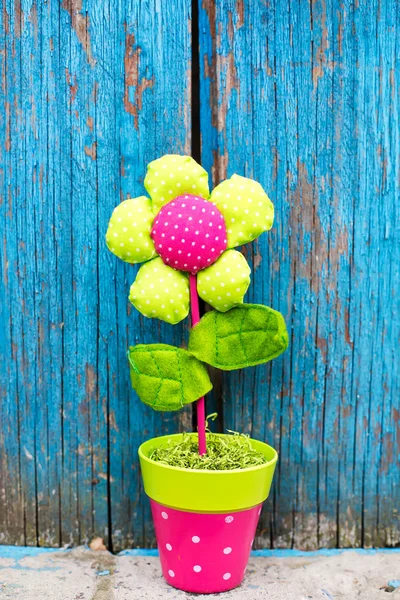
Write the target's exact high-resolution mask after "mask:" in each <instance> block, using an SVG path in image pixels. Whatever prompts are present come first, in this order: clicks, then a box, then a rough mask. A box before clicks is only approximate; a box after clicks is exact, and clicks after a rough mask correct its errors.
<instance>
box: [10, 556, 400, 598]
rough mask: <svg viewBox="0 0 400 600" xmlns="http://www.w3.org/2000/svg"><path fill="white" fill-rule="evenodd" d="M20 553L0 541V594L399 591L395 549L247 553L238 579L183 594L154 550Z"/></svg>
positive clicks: (337, 594) (376, 594)
mask: <svg viewBox="0 0 400 600" xmlns="http://www.w3.org/2000/svg"><path fill="white" fill-rule="evenodd" d="M25 554H26V552H25V553H24V550H23V549H18V550H15V549H10V548H9V549H8V551H7V550H6V549H3V551H2V547H1V546H0V598H1V599H3V598H18V599H21V600H50V599H51V600H146V599H147V598H148V599H151V600H155V599H157V598H166V599H168V600H175V599H179V600H182V599H184V598H196V599H199V600H200V599H201V598H213V597H217V596H218V597H220V598H223V599H224V600H242V599H243V600H245V599H246V600H259V599H263V600H264V599H268V598H270V599H271V600H309V599H313V600H333V599H335V600H342V599H346V600H352V599H354V598H360V599H361V600H364V599H365V600H375V599H376V600H378V599H381V600H395V599H396V598H398V599H400V553H399V552H390V551H389V552H378V553H372V554H371V553H367V554H363V553H359V552H351V551H346V552H343V553H340V554H336V555H328V556H326V555H322V556H321V555H320V554H318V553H317V555H313V554H312V555H310V556H291V555H290V553H286V554H285V556H284V557H277V556H275V555H273V556H268V557H265V556H264V557H257V556H252V557H251V559H250V562H249V566H248V569H247V574H246V578H245V580H244V582H243V584H242V585H241V586H240V587H239V588H237V589H236V590H233V591H231V592H226V593H225V594H223V595H221V594H220V595H215V596H214V595H209V596H202V595H192V594H186V593H184V592H180V591H178V590H175V589H173V588H171V587H169V586H168V585H167V584H166V583H165V582H164V580H163V579H162V577H161V571H160V566H159V561H158V558H157V557H155V556H129V555H125V556H113V555H111V554H109V553H108V552H107V551H100V552H99V551H98V552H94V551H91V550H88V549H86V548H83V547H81V548H76V549H74V550H71V551H67V552H45V553H39V554H37V552H35V551H34V550H32V551H31V554H32V555H31V556H26V555H25ZM287 554H289V556H288V555H287ZM390 583H391V584H392V585H390ZM389 593H390V595H388V594H389Z"/></svg>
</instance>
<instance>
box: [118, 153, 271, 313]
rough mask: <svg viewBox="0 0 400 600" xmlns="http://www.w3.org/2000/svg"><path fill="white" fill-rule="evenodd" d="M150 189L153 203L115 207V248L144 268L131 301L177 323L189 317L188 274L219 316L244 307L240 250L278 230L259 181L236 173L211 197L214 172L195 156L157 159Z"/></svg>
mask: <svg viewBox="0 0 400 600" xmlns="http://www.w3.org/2000/svg"><path fill="white" fill-rule="evenodd" d="M144 185H145V188H146V190H147V191H148V193H149V195H150V198H147V197H145V196H140V197H139V198H132V199H128V200H125V201H124V202H122V203H121V204H120V205H119V206H117V207H116V209H115V210H114V212H113V214H112V217H111V219H110V223H109V227H108V230H107V234H106V242H107V246H108V248H109V249H110V250H111V252H113V253H114V254H115V255H116V256H118V257H119V258H121V259H122V260H124V261H126V262H129V263H141V262H143V263H144V264H143V265H142V266H141V267H140V269H139V271H138V273H137V276H136V280H135V282H134V283H133V284H132V286H131V289H130V295H129V299H130V301H131V302H132V304H133V305H134V306H135V307H136V308H137V309H138V310H139V311H140V312H141V313H142V314H143V315H144V316H146V317H156V318H158V319H162V320H163V321H166V322H168V323H172V324H175V323H178V322H179V321H181V320H182V319H184V318H185V317H186V316H187V315H188V312H189V304H190V293H189V278H188V274H190V273H191V274H193V275H196V274H197V291H198V294H199V296H200V297H201V298H202V299H203V300H205V301H206V302H207V303H208V304H210V305H211V306H212V307H214V308H215V309H216V310H218V311H220V312H226V311H228V310H229V309H231V308H232V307H233V306H236V305H237V304H241V303H242V302H243V297H244V295H245V293H246V291H247V288H248V287H249V284H250V268H249V266H248V264H247V262H246V260H245V258H244V256H243V254H241V253H240V252H238V251H236V250H234V248H235V247H236V246H241V245H243V244H246V243H248V242H251V241H252V240H254V239H255V238H257V237H258V236H259V235H260V234H261V233H263V232H264V231H267V230H268V229H270V228H271V226H272V222H273V218H274V209H273V205H272V203H271V201H270V199H269V198H268V196H267V194H266V193H265V192H264V190H263V189H262V187H261V186H260V184H259V183H257V182H255V181H252V180H251V179H247V178H246V177H241V176H239V175H233V176H232V177H231V178H230V179H228V180H226V181H223V182H222V183H220V184H219V185H218V186H217V187H216V188H215V189H214V190H213V192H212V193H211V195H210V193H209V188H208V175H207V172H206V171H205V170H204V169H203V168H202V167H201V166H200V165H199V164H197V163H196V161H195V160H194V159H193V158H191V157H189V156H178V155H166V156H163V157H162V158H159V159H157V160H154V161H153V162H151V163H150V164H149V166H148V169H147V174H146V177H145V180H144Z"/></svg>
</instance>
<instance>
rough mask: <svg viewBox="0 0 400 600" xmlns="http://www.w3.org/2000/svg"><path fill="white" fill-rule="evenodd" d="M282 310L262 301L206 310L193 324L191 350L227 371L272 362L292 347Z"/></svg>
mask: <svg viewBox="0 0 400 600" xmlns="http://www.w3.org/2000/svg"><path fill="white" fill-rule="evenodd" d="M288 343H289V338H288V333H287V331H286V325H285V321H284V319H283V316H282V315H281V313H279V312H277V311H276V310H273V309H272V308H269V307H268V306H263V305H262V304H242V305H241V306H236V307H235V308H232V309H231V310H229V311H228V312H226V313H220V312H218V311H216V310H214V311H211V312H209V313H206V314H205V315H204V317H202V318H201V319H200V321H199V323H198V324H197V325H195V326H194V327H193V329H192V330H191V332H190V338H189V351H190V352H191V353H192V354H194V355H195V356H196V357H197V358H198V359H199V360H201V361H203V362H205V363H207V364H209V365H212V366H213V367H216V368H218V369H222V370H224V371H231V370H233V369H241V368H243V367H250V366H253V365H259V364H261V363H265V362H268V361H269V360H272V359H273V358H276V357H277V356H279V355H280V354H281V353H282V352H283V351H284V350H286V348H287V347H288Z"/></svg>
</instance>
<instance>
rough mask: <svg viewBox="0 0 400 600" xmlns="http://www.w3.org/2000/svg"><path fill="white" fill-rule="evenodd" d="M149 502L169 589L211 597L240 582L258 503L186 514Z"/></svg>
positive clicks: (246, 559) (247, 555)
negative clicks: (238, 508)
mask: <svg viewBox="0 0 400 600" xmlns="http://www.w3.org/2000/svg"><path fill="white" fill-rule="evenodd" d="M150 504H151V510H152V513H153V519H154V527H155V531H156V537H157V545H158V548H159V552H160V560H161V566H162V571H163V575H164V577H165V578H166V580H167V582H168V583H169V584H170V585H172V586H174V587H176V588H178V589H181V590H184V591H186V592H191V593H197V594H210V593H218V592H224V591H227V590H230V589H232V588H234V587H236V586H238V585H239V584H240V583H241V581H242V580H243V577H244V574H245V570H246V565H247V561H248V558H249V554H250V542H251V540H252V539H253V538H254V535H255V532H256V527H257V522H258V511H259V508H260V505H258V506H254V507H253V508H250V509H245V510H241V511H237V512H234V513H226V514H219V513H195V512H186V511H182V510H178V509H174V508H171V507H166V506H164V505H161V504H159V503H158V502H156V501H154V500H150ZM165 514H167V515H168V518H167V519H166V518H165V516H164V515H165Z"/></svg>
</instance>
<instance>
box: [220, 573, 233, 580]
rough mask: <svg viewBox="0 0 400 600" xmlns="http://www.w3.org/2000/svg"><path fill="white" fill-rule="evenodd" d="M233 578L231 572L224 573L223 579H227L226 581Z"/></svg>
mask: <svg viewBox="0 0 400 600" xmlns="http://www.w3.org/2000/svg"><path fill="white" fill-rule="evenodd" d="M230 578H231V574H230V573H224V575H222V579H225V581H228V579H230Z"/></svg>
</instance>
